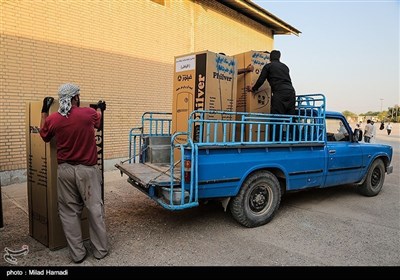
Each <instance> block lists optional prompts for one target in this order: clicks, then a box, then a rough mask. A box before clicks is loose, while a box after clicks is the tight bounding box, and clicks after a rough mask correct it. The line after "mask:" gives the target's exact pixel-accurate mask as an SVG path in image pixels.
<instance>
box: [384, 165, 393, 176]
mask: <svg viewBox="0 0 400 280" xmlns="http://www.w3.org/2000/svg"><path fill="white" fill-rule="evenodd" d="M392 172H393V165H389V166H388V167H386V173H387V174H390V173H392Z"/></svg>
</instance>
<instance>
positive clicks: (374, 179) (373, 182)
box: [371, 168, 382, 188]
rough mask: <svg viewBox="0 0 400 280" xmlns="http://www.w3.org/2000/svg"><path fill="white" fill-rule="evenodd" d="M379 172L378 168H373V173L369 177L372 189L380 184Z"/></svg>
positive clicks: (380, 175)
mask: <svg viewBox="0 0 400 280" xmlns="http://www.w3.org/2000/svg"><path fill="white" fill-rule="evenodd" d="M381 177H382V174H381V170H380V169H379V168H375V169H374V172H372V176H371V186H372V187H373V188H376V187H378V186H379V184H380V182H381Z"/></svg>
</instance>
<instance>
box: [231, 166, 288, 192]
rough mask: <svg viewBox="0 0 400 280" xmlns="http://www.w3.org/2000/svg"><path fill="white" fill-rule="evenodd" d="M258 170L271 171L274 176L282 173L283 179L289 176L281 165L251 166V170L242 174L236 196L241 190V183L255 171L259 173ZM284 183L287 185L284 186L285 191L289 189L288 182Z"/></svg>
mask: <svg viewBox="0 0 400 280" xmlns="http://www.w3.org/2000/svg"><path fill="white" fill-rule="evenodd" d="M259 170H269V171H271V172H272V173H273V174H275V175H276V174H277V173H282V174H283V176H284V178H285V179H286V178H288V176H289V174H288V172H287V171H286V169H285V168H284V167H283V166H282V165H280V164H273V165H256V166H253V167H252V168H250V169H249V170H247V171H246V173H244V175H243V178H241V179H240V182H239V185H238V188H237V189H236V191H235V193H236V195H237V194H238V193H239V191H240V189H241V187H242V185H243V183H244V182H245V181H246V179H247V178H248V177H249V176H250V175H251V174H253V173H254V172H257V171H259ZM276 177H282V176H276ZM286 183H287V184H286V189H287V188H288V187H289V182H288V181H286ZM284 191H286V190H284Z"/></svg>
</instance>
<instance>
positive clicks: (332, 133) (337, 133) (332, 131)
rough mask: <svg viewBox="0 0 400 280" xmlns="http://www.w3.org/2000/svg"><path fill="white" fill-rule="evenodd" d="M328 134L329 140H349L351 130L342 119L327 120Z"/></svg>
mask: <svg viewBox="0 0 400 280" xmlns="http://www.w3.org/2000/svg"><path fill="white" fill-rule="evenodd" d="M326 134H327V140H328V141H332V142H334V141H348V140H349V132H348V131H347V129H346V127H345V126H344V124H343V122H342V121H341V120H340V119H327V120H326Z"/></svg>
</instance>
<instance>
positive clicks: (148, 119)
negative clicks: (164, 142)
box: [128, 112, 172, 163]
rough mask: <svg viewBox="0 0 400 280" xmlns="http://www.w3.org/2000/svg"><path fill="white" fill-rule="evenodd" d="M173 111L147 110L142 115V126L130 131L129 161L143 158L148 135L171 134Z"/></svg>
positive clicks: (134, 161)
mask: <svg viewBox="0 0 400 280" xmlns="http://www.w3.org/2000/svg"><path fill="white" fill-rule="evenodd" d="M171 115H172V114H171V113H165V112H145V113H143V115H142V126H141V127H134V128H132V129H131V130H130V131H129V152H128V155H129V163H132V161H133V163H136V161H137V158H138V161H142V160H143V153H144V152H145V150H144V149H145V147H143V146H144V145H143V144H144V143H143V140H144V137H146V136H170V135H171Z"/></svg>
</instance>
